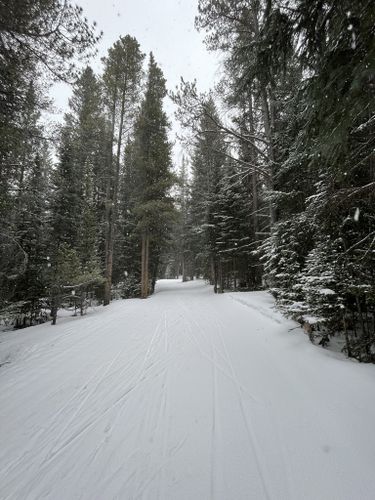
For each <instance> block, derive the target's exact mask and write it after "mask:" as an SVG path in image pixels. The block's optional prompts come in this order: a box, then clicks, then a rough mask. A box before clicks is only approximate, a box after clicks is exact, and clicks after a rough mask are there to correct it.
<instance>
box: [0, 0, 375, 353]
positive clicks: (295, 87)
mask: <svg viewBox="0 0 375 500" xmlns="http://www.w3.org/2000/svg"><path fill="white" fill-rule="evenodd" d="M98 23H99V25H100V20H98ZM196 28H197V29H198V30H200V31H201V32H203V33H204V34H205V42H206V45H207V48H208V49H209V50H212V51H215V52H216V53H218V54H220V57H221V61H222V68H221V80H220V81H219V82H218V83H217V86H216V87H215V88H214V89H212V91H210V92H208V93H201V92H200V91H199V81H198V82H186V81H183V80H181V85H180V87H179V88H177V89H175V90H174V91H173V92H170V94H169V98H171V99H172V100H173V102H174V103H175V106H176V110H177V111H176V117H177V119H178V120H179V122H180V124H181V127H182V129H183V137H182V138H181V144H182V146H183V148H184V153H185V154H184V157H183V159H182V161H181V164H180V165H173V155H172V144H171V139H170V137H171V136H170V128H171V126H170V119H169V118H168V116H167V114H166V112H165V110H164V108H163V103H164V101H165V99H166V98H168V92H167V82H166V80H165V78H164V76H163V73H162V70H161V69H160V66H159V65H158V63H157V62H156V61H157V54H156V53H155V55H154V54H152V53H151V54H149V55H148V56H147V57H146V55H145V54H144V53H143V52H142V48H141V47H140V45H139V43H138V41H137V40H136V39H135V38H134V37H132V36H130V35H124V36H122V37H121V38H120V39H119V40H118V41H117V42H116V43H115V44H114V45H113V46H112V47H111V48H110V49H109V50H108V54H107V56H106V57H105V58H103V60H102V71H101V72H100V73H98V74H96V73H95V72H94V71H93V69H92V68H91V67H90V65H89V64H90V60H92V58H95V47H96V46H97V44H98V42H99V40H100V37H101V35H100V34H98V33H97V29H96V25H92V26H91V25H89V24H88V21H87V20H86V18H85V17H84V13H83V12H82V9H81V8H80V7H75V6H72V5H71V4H68V3H67V2H65V1H63V0H35V1H30V0H19V1H16V2H6V1H3V0H0V65H1V71H0V256H1V259H0V309H1V321H2V322H3V323H6V324H8V325H14V326H15V327H23V326H28V325H30V324H36V323H39V322H43V321H46V320H52V321H53V322H56V318H57V312H58V309H59V308H61V307H63V306H67V305H69V306H71V307H74V308H75V309H76V310H77V311H80V312H81V313H83V312H84V310H85V308H86V307H87V305H88V304H89V303H90V302H91V301H93V300H96V301H99V302H101V303H103V304H104V305H107V304H109V302H110V301H111V300H112V299H113V298H130V297H142V298H146V297H147V296H148V295H150V294H151V293H153V291H154V287H155V282H156V280H157V278H160V277H175V276H182V279H183V281H186V280H191V279H194V278H203V279H206V280H207V281H208V282H209V283H210V284H212V285H213V289H214V292H215V293H222V292H225V291H228V290H243V291H244V290H249V291H250V290H258V289H264V288H266V289H269V290H270V291H271V293H272V294H273V295H274V296H275V298H276V301H277V304H278V306H279V307H280V308H281V310H282V311H283V312H284V313H285V314H286V315H288V316H290V317H292V318H293V319H295V320H297V321H298V322H300V323H301V324H303V325H304V328H305V330H306V331H307V333H308V334H309V335H310V338H311V340H312V341H316V342H320V343H321V344H322V345H326V344H327V343H328V342H329V339H330V338H331V337H332V336H334V335H342V336H343V337H344V339H345V348H344V350H345V352H346V354H347V355H348V356H350V357H355V358H357V359H359V360H361V361H372V362H373V361H375V321H374V318H375V158H374V147H375V8H374V4H373V1H372V0H357V1H355V2H353V1H349V0H340V1H337V0H324V1H322V0H199V3H198V12H197V17H196ZM59 80H60V81H64V82H67V83H69V84H70V85H71V88H72V93H71V98H70V101H69V110H68V111H67V112H66V114H65V116H64V119H63V123H61V125H60V126H59V128H58V130H55V129H51V128H50V127H49V126H48V125H47V124H46V122H45V120H43V113H44V112H45V111H46V110H48V109H49V108H50V106H51V103H50V102H49V98H48V95H49V93H48V85H47V82H51V81H59Z"/></svg>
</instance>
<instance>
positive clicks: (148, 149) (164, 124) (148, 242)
mask: <svg viewBox="0 0 375 500" xmlns="http://www.w3.org/2000/svg"><path fill="white" fill-rule="evenodd" d="M166 93H167V91H166V86H165V79H164V76H163V73H162V71H161V69H160V68H159V66H158V65H157V64H156V62H155V59H154V56H153V54H152V53H151V54H150V58H149V66H148V75H147V85H146V94H145V97H144V99H143V101H142V105H141V109H140V113H139V116H138V118H137V121H136V124H135V132H134V148H135V151H134V155H135V156H134V168H135V176H136V202H135V212H136V215H137V221H138V231H139V234H140V239H141V296H142V297H143V298H146V297H147V296H148V295H149V293H150V285H149V281H150V277H151V282H152V285H151V291H152V289H153V286H154V284H155V280H156V276H157V270H158V266H159V263H160V256H161V252H162V250H163V247H164V245H165V243H166V238H167V236H168V228H169V225H170V223H171V219H172V217H173V214H174V207H173V200H172V197H171V195H170V189H171V187H172V185H173V183H174V180H175V179H174V175H173V174H172V171H171V166H172V165H171V163H172V162H171V145H170V143H169V140H168V128H169V123H168V120H167V116H166V114H165V112H164V110H163V99H164V97H165V96H166ZM150 275H151V276H150Z"/></svg>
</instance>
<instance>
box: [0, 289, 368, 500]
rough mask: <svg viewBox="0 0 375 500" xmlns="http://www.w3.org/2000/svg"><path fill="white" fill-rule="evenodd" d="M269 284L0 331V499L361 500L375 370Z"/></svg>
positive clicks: (165, 294) (177, 292) (185, 293)
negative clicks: (334, 348)
mask: <svg viewBox="0 0 375 500" xmlns="http://www.w3.org/2000/svg"><path fill="white" fill-rule="evenodd" d="M293 328H295V324H294V323H292V322H289V321H287V320H285V319H284V318H283V317H282V316H281V315H280V314H279V313H278V312H276V311H275V310H274V309H273V302H272V298H271V297H270V296H269V295H267V294H266V293H265V292H251V293H239V294H223V295H214V294H213V293H212V288H211V287H208V286H206V285H205V284H204V283H203V282H200V281H194V282H190V283H180V282H178V281H172V280H165V281H161V282H159V283H158V285H157V293H156V294H155V295H154V296H152V297H151V298H149V299H147V300H143V301H142V300H127V301H118V302H115V303H113V304H112V305H111V306H109V307H107V308H97V309H96V310H95V311H92V312H90V314H88V315H87V316H86V317H83V318H64V319H62V320H61V321H59V322H58V324H57V326H55V327H52V326H51V325H47V324H45V325H41V326H37V327H32V328H28V329H26V330H23V331H18V332H7V333H4V334H2V335H1V336H0V342H1V343H0V352H1V356H2V358H1V359H2V363H3V364H2V366H1V367H0V434H1V446H0V485H1V486H0V498H1V499H3V500H5V499H16V500H41V499H51V500H78V499H85V500H86V499H87V500H112V499H121V500H135V499H152V500H156V499H161V500H167V499H170V500H208V499H213V500H220V499H223V500H224V499H225V500H263V499H273V500H301V499H304V500H309V499H311V500H336V499H337V500H346V499H347V500H353V499H356V500H371V499H373V498H374V492H375V473H374V471H375V432H374V422H375V398H374V394H375V366H372V365H371V366H370V365H361V364H359V363H357V362H354V361H350V360H347V359H345V357H344V356H342V355H340V354H335V353H332V352H330V351H327V350H325V349H322V348H318V347H315V346H313V345H312V344H311V343H310V342H309V340H308V338H307V337H306V336H305V335H304V334H302V333H301V331H300V330H299V329H293Z"/></svg>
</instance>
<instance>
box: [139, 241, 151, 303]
mask: <svg viewBox="0 0 375 500" xmlns="http://www.w3.org/2000/svg"><path fill="white" fill-rule="evenodd" d="M149 247H150V237H149V235H148V233H147V232H144V233H143V234H142V250H141V259H142V261H141V298H142V299H146V298H147V297H148V294H149V285H148V282H149V270H148V268H149Z"/></svg>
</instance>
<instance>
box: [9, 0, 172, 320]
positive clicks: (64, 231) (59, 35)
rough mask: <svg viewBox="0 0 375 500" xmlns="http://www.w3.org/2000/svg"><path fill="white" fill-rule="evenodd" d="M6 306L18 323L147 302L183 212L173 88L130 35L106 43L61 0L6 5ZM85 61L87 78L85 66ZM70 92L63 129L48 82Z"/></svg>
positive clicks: (77, 8) (81, 15) (54, 318)
mask: <svg viewBox="0 0 375 500" xmlns="http://www.w3.org/2000/svg"><path fill="white" fill-rule="evenodd" d="M0 7H1V9H0V28H1V37H0V61H1V77H0V78H1V80H0V97H1V109H0V134H1V143H0V169H1V170H0V185H1V192H0V220H1V223H0V224H1V225H0V252H1V267H0V290H1V294H0V308H1V309H2V315H3V317H4V318H8V319H9V318H10V319H9V321H13V322H14V324H15V325H16V326H27V325H29V324H34V323H37V322H39V321H44V320H45V316H46V310H47V309H50V310H51V315H52V319H53V322H54V323H55V322H56V317H57V311H58V309H59V307H61V305H62V304H63V303H69V304H74V305H75V308H76V309H78V310H80V311H81V312H83V309H84V308H85V307H86V305H87V302H88V301H89V300H90V299H91V298H92V297H93V296H96V297H97V298H99V299H100V300H101V301H102V302H103V303H104V305H106V304H108V303H109V302H110V300H111V297H112V296H113V295H116V296H121V297H128V296H138V295H140V296H142V297H147V296H148V295H149V294H150V293H151V292H152V289H153V287H154V284H155V280H156V276H157V272H158V266H159V263H160V256H161V253H162V252H163V250H164V247H165V245H166V242H167V239H168V232H169V226H170V224H171V223H172V220H173V218H174V216H175V209H174V205H173V199H172V197H171V195H170V190H171V187H172V185H173V184H174V183H175V176H174V175H173V173H172V160H171V144H170V142H169V139H168V129H169V122H168V119H167V116H166V114H165V112H164V110H163V100H164V98H165V96H166V81H165V79H164V76H163V73H162V71H161V69H160V67H159V66H158V64H157V63H156V61H155V58H154V55H153V54H152V53H151V54H150V55H149V58H148V64H147V68H145V65H144V60H145V54H143V53H142V51H141V48H140V46H139V43H138V42H137V40H136V39H135V38H134V37H131V36H129V35H127V36H123V37H120V39H119V40H118V41H116V42H115V43H114V44H113V46H112V47H111V48H110V49H109V50H108V54H107V56H106V57H104V58H103V60H102V63H103V72H102V74H100V75H97V74H95V73H94V71H93V70H92V69H91V67H90V66H88V65H87V62H88V58H89V57H91V56H92V55H93V54H94V53H95V46H96V43H97V42H98V40H99V38H100V35H96V34H95V29H96V28H95V25H92V26H90V25H89V24H88V21H87V20H86V18H84V17H83V13H82V9H81V8H80V7H74V6H72V5H71V4H69V3H68V2H66V1H62V0H40V1H37V2H29V1H27V0H23V1H21V2H15V3H12V4H11V5H9V4H7V3H6V2H5V3H4V2H1V4H0ZM80 58H81V59H82V60H83V62H84V63H85V64H86V66H84V68H83V70H79V69H78V68H77V67H76V61H77V60H79V59H80ZM51 79H56V80H63V81H66V82H68V83H71V85H72V97H71V98H70V100H69V110H68V111H67V113H66V114H65V116H64V119H63V123H62V125H61V126H60V127H59V128H58V130H51V129H50V128H49V127H48V126H47V125H46V124H45V120H42V117H41V114H42V112H43V111H44V110H46V109H48V106H49V102H48V98H47V96H48V93H47V92H48V86H47V85H46V81H47V80H51Z"/></svg>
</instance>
